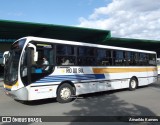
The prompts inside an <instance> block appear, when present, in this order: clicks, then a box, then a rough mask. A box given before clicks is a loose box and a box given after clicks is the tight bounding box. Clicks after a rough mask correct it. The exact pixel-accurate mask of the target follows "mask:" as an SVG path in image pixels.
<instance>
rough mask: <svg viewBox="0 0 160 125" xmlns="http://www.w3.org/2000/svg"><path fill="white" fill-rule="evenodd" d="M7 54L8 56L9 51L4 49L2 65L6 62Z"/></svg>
mask: <svg viewBox="0 0 160 125" xmlns="http://www.w3.org/2000/svg"><path fill="white" fill-rule="evenodd" d="M9 56H10V53H9V51H5V52H4V53H3V64H4V65H5V64H6V60H7V59H8V57H9Z"/></svg>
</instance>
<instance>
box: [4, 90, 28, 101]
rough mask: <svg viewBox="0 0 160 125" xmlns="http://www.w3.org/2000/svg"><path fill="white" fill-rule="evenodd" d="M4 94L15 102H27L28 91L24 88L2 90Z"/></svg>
mask: <svg viewBox="0 0 160 125" xmlns="http://www.w3.org/2000/svg"><path fill="white" fill-rule="evenodd" d="M4 92H5V94H6V95H8V96H10V97H12V98H14V99H16V100H22V101H27V100H28V90H27V89H26V88H21V89H18V90H8V89H5V88H4Z"/></svg>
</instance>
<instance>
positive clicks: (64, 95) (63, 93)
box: [57, 83, 74, 103]
mask: <svg viewBox="0 0 160 125" xmlns="http://www.w3.org/2000/svg"><path fill="white" fill-rule="evenodd" d="M73 95H74V89H73V87H72V86H71V85H70V84H68V83H63V84H62V85H61V86H60V87H59V88H58V91H57V101H58V102H59V103H67V102H71V101H72V100H73V98H72V96H73Z"/></svg>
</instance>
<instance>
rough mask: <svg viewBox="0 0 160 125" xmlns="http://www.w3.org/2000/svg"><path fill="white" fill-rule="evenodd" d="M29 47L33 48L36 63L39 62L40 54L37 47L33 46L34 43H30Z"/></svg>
mask: <svg viewBox="0 0 160 125" xmlns="http://www.w3.org/2000/svg"><path fill="white" fill-rule="evenodd" d="M28 47H30V48H33V50H34V52H33V53H34V58H33V59H34V62H36V61H38V52H37V49H36V46H35V45H33V44H32V43H29V45H28Z"/></svg>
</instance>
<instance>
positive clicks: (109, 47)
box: [19, 36, 156, 54]
mask: <svg viewBox="0 0 160 125" xmlns="http://www.w3.org/2000/svg"><path fill="white" fill-rule="evenodd" d="M24 38H26V39H28V41H31V40H33V41H40V42H41V41H42V42H48V43H59V44H68V45H79V46H88V47H97V48H106V49H115V50H124V51H136V52H144V53H154V54H156V52H155V51H147V50H140V49H132V48H124V47H116V46H108V45H100V44H91V43H84V42H77V41H68V40H58V39H49V38H41V37H34V36H28V37H23V38H21V39H24ZM19 40H20V39H19Z"/></svg>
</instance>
